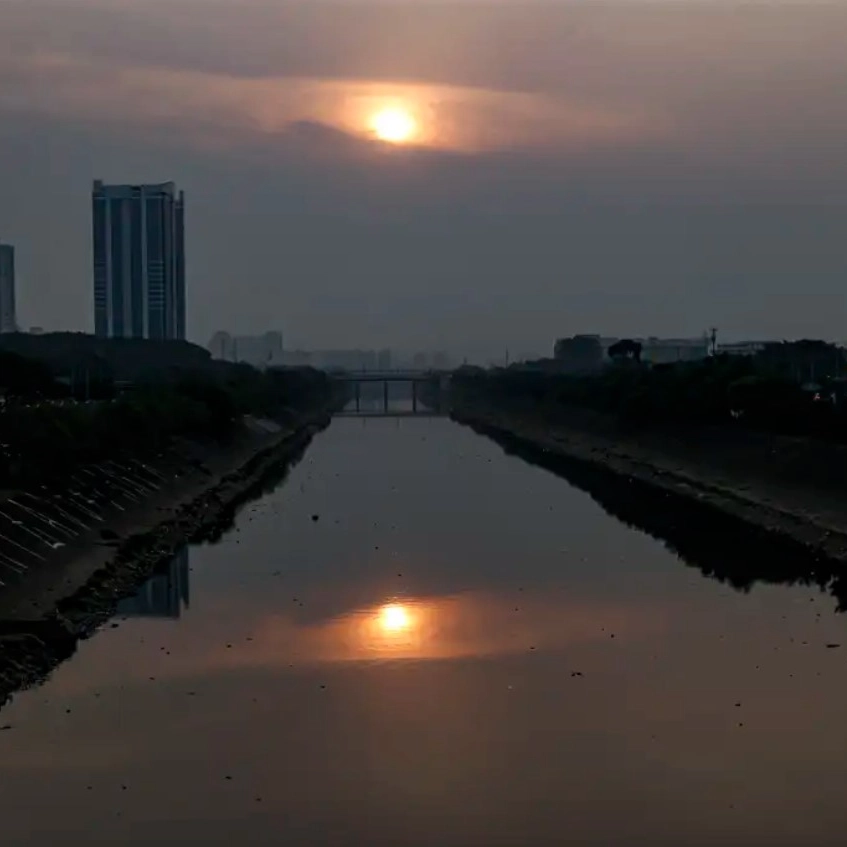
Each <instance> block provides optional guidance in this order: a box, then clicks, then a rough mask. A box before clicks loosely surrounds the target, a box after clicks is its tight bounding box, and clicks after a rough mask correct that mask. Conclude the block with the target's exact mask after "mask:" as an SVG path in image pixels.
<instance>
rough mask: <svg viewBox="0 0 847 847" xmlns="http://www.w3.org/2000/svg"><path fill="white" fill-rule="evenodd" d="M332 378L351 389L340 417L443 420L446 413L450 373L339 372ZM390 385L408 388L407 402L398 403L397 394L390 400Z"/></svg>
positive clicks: (400, 371)
mask: <svg viewBox="0 0 847 847" xmlns="http://www.w3.org/2000/svg"><path fill="white" fill-rule="evenodd" d="M333 377H334V378H335V379H336V380H338V381H339V382H343V383H346V384H347V385H348V386H349V389H350V397H349V402H348V404H347V406H345V408H344V409H343V410H342V411H340V412H338V413H337V414H338V415H339V416H342V417H344V416H347V417H408V416H416V417H427V416H429V417H442V416H443V415H444V414H445V410H446V402H445V400H446V393H447V388H448V387H449V382H450V372H449V371H422V370H402V369H401V370H376V371H339V372H336V373H333ZM392 386H401V387H405V388H408V392H407V393H408V394H409V395H410V403H408V404H398V403H397V402H396V393H395V397H392V391H391V387H392ZM380 387H381V391H380V390H379V389H380ZM373 389H376V393H375V392H374V390H373ZM363 395H366V396H363Z"/></svg>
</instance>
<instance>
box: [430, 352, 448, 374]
mask: <svg viewBox="0 0 847 847" xmlns="http://www.w3.org/2000/svg"><path fill="white" fill-rule="evenodd" d="M432 367H433V369H434V370H437V371H449V370H450V357H449V356H448V355H447V353H445V352H444V351H443V350H439V351H438V352H436V353H433V354H432Z"/></svg>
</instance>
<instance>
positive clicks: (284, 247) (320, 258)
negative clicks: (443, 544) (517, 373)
mask: <svg viewBox="0 0 847 847" xmlns="http://www.w3.org/2000/svg"><path fill="white" fill-rule="evenodd" d="M672 8H673V9H675V10H676V11H675V12H674V13H669V12H668V11H667V9H668V7H667V5H666V4H663V3H658V2H648V0H644V2H631V3H626V4H625V3H614V2H613V3H610V4H600V5H597V4H590V3H581V4H580V3H573V2H562V3H561V4H541V3H538V4H535V3H529V4H513V5H502V4H497V5H496V7H495V6H493V5H492V4H480V3H461V2H458V3H451V4H437V5H433V4H429V3H426V2H424V3H422V4H409V3H402V2H396V3H388V4H373V3H367V2H363V0H353V2H351V3H350V4H349V5H345V6H344V8H343V10H342V11H339V12H338V15H339V16H340V18H339V20H340V21H341V24H338V25H332V26H330V25H329V24H328V23H327V21H326V18H325V17H324V16H322V15H321V14H319V12H318V11H317V10H316V9H315V8H313V7H312V5H311V4H306V3H302V2H290V3H284V4H278V3H273V2H271V0H250V2H248V4H247V5H246V6H244V7H239V9H238V10H235V9H233V8H229V7H227V6H226V4H222V3H217V2H204V3H202V4H200V2H199V0H173V2H171V3H168V4H160V3H141V2H137V0H136V1H135V2H134V0H127V2H126V3H122V4H118V5H115V4H113V3H107V2H105V0H66V2H63V3H62V4H55V3H50V2H48V0H27V2H19V0H6V2H4V3H3V11H4V16H3V32H2V34H0V48H2V50H0V54H2V56H3V60H2V62H0V87H2V88H3V90H4V91H6V92H7V94H6V96H5V97H4V99H3V100H2V102H0V126H2V131H0V185H2V187H3V201H2V202H1V203H0V233H2V234H3V237H4V238H6V239H8V240H9V241H10V242H11V243H14V244H15V245H16V248H17V259H18V265H19V292H18V293H19V297H18V313H19V320H20V323H21V324H22V325H23V326H29V325H32V324H37V325H39V326H43V327H44V328H45V329H47V330H51V329H59V328H62V329H71V330H87V331H93V321H92V315H91V309H90V291H91V236H90V224H89V220H88V219H89V215H90V213H89V210H88V209H87V208H86V203H87V195H88V191H89V189H90V181H91V179H93V178H94V177H96V176H102V177H104V178H105V179H106V180H107V181H117V182H120V181H125V180H141V181H146V182H156V181H157V180H164V179H176V180H178V182H179V185H180V187H181V188H183V189H184V190H185V191H186V193H187V195H188V196H189V197H190V198H191V218H190V250H191V257H190V260H191V264H190V268H189V271H190V284H191V290H192V292H193V296H192V304H191V311H190V315H189V316H188V326H187V335H188V337H189V338H191V339H192V340H194V341H196V342H198V343H201V344H203V343H205V341H206V339H208V338H209V337H210V335H211V334H212V333H213V332H214V331H215V330H216V329H218V328H219V327H221V326H226V327H227V328H228V329H229V330H230V331H231V332H232V333H233V334H236V335H251V334H257V333H259V332H261V331H263V330H264V329H265V328H266V327H268V326H277V327H280V328H282V330H283V331H284V332H285V335H286V346H290V347H293V348H296V347H307V348H321V349H328V348H331V347H339V348H347V349H349V348H353V347H356V346H358V345H362V344H367V345H370V346H375V347H393V348H397V347H399V346H401V345H404V346H408V347H410V348H411V349H425V348H426V347H435V348H442V349H450V350H451V352H453V353H454V355H455V356H457V357H459V358H461V357H462V356H464V355H468V356H469V357H470V358H471V359H475V360H485V359H487V358H491V357H492V356H497V355H501V354H502V351H503V350H504V349H506V348H508V349H509V350H511V351H513V355H522V354H523V352H524V351H526V352H533V353H535V354H536V355H537V354H540V353H542V352H544V351H546V350H548V349H549V344H550V342H551V340H552V339H555V338H557V337H560V336H567V335H572V334H576V333H580V332H599V333H602V334H604V335H610V336H624V335H628V334H637V335H640V336H649V335H656V336H662V337H671V336H683V337H694V336H696V335H699V334H700V333H701V332H702V331H703V330H704V328H706V327H709V326H717V327H718V328H719V331H720V334H721V337H722V338H724V339H727V340H729V339H746V338H801V337H825V338H837V339H840V338H843V337H844V336H845V332H844V330H843V327H844V326H845V318H847V310H845V304H844V295H843V289H844V283H845V280H847V251H845V250H844V249H843V247H842V246H841V242H842V241H843V238H842V234H841V233H842V229H843V223H842V222H843V219H844V217H845V212H847V201H845V199H844V198H845V197H847V165H845V161H844V158H843V156H841V155H840V152H839V151H841V150H843V149H844V147H845V143H847V92H845V89H844V86H843V85H842V84H841V80H843V79H844V78H845V77H847V54H845V51H844V50H843V43H842V40H843V39H842V38H841V37H840V34H841V33H843V32H844V30H845V25H847V8H845V7H843V5H842V6H835V5H833V4H829V5H826V4H800V3H773V4H746V5H743V6H741V7H736V6H732V7H731V6H730V4H721V3H718V2H713V3H709V2H704V3H684V2H683V3H681V4H675V5H674V6H673V7H672ZM683 8H684V10H685V12H684V14H683V13H682V11H681V10H682V9H683ZM200 9H202V14H201V13H200V12H199V11H198V10H200ZM677 12H678V13H677ZM198 18H202V20H203V22H204V24H203V27H202V32H201V31H199V30H198V29H197V28H196V26H195V22H196V21H197V20H198ZM45 22H49V23H50V26H49V27H47V26H46V23H45ZM48 29H49V30H51V31H53V30H55V32H56V33H61V36H60V35H58V34H54V35H49V33H48ZM295 33H296V34H297V35H296V37H295ZM410 34H414V37H412V36H411V35H410ZM472 34H473V35H472ZM245 45H247V47H246V48H245ZM527 45H531V49H529V47H528V46H527ZM596 57H600V58H599V59H597V58H596ZM388 100H392V101H396V102H395V103H394V104H393V106H392V108H394V111H395V116H394V117H393V118H392V119H391V120H389V121H387V123H388V124H389V130H388V134H389V135H391V134H392V133H393V130H391V126H390V125H392V122H393V125H394V126H395V128H396V127H397V126H401V127H402V126H409V125H410V124H409V119H410V118H414V121H415V129H414V132H413V134H412V137H411V138H409V139H408V140H407V142H406V143H405V144H396V143H393V142H386V141H379V140H378V139H375V138H374V137H373V136H372V129H373V124H374V122H375V121H376V123H377V125H378V127H382V129H381V130H380V131H384V130H385V125H386V117H387V116H386V115H385V114H384V111H385V108H386V107H385V105H384V102H385V101H388ZM403 114H405V118H403V119H402V120H400V119H399V118H398V115H401V116H402V115H403ZM753 116H755V117H753ZM388 117H390V114H389V116H388ZM404 121H405V123H404ZM404 131H405V130H404ZM395 135H396V133H395ZM21 279H25V283H26V284H25V285H24V284H21Z"/></svg>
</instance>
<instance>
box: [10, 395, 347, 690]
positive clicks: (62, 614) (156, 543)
mask: <svg viewBox="0 0 847 847" xmlns="http://www.w3.org/2000/svg"><path fill="white" fill-rule="evenodd" d="M330 414H331V411H330V409H329V408H328V407H323V408H320V409H316V410H314V411H312V412H309V413H303V414H300V415H297V416H295V417H293V418H291V419H290V420H289V422H288V423H287V424H286V425H285V426H280V425H278V424H275V423H273V422H271V421H264V420H261V419H247V420H246V421H245V426H244V428H243V431H242V432H241V433H240V435H239V436H238V437H237V438H236V439H234V440H233V442H232V443H231V444H229V445H228V446H227V447H225V448H217V449H214V448H213V447H212V446H211V445H209V444H203V443H192V442H186V441H183V442H182V443H181V444H180V445H179V448H178V449H177V450H175V451H172V452H171V453H170V454H169V455H168V456H166V457H163V459H162V461H161V463H160V464H159V465H158V466H157V465H156V464H153V465H152V466H148V467H149V472H150V474H155V475H156V478H157V479H158V480H160V481H161V482H160V484H159V485H148V486H146V487H145V488H141V487H140V483H139V487H137V488H136V489H134V490H135V492H136V493H135V496H133V497H132V500H131V501H129V502H128V501H127V500H124V501H123V505H121V502H120V501H117V500H116V501H115V502H114V504H113V507H112V508H111V509H110V510H103V511H104V512H105V514H103V515H102V516H101V517H102V520H100V521H96V522H94V524H93V525H91V526H90V527H89V528H88V530H87V531H85V532H80V533H79V534H78V536H77V537H75V538H74V539H73V542H72V543H68V544H67V545H63V546H62V547H61V548H60V549H59V550H57V551H56V552H55V554H53V555H50V554H45V555H43V556H40V557H39V560H38V562H37V563H33V566H30V567H27V569H26V571H25V572H22V573H20V574H17V575H16V578H15V579H13V580H8V579H7V581H6V584H5V585H4V586H3V587H2V588H0V704H3V703H4V702H5V701H6V700H7V699H8V698H9V696H10V695H11V694H12V693H13V692H14V691H17V690H19V689H21V688H25V687H28V686H30V685H33V684H35V683H37V682H39V681H40V680H42V679H43V678H44V677H45V675H46V674H47V673H49V672H50V670H52V668H54V667H55V666H56V665H57V664H58V663H59V662H61V661H62V660H64V659H65V658H67V657H68V656H69V655H71V654H72V653H73V652H74V650H75V649H76V645H77V643H78V641H79V640H80V639H83V638H85V637H87V636H88V635H90V634H91V633H92V632H93V631H94V630H95V629H96V628H97V627H98V626H100V625H101V624H102V623H104V622H105V621H106V620H108V619H109V617H111V615H112V614H113V613H114V610H115V607H116V605H117V603H118V601H119V600H120V599H122V598H123V597H126V596H128V595H130V594H131V593H132V592H133V590H134V589H135V588H137V586H139V585H140V584H141V583H143V581H144V580H145V579H147V578H148V577H149V576H150V575H151V574H152V573H153V572H154V571H155V569H156V568H157V567H158V566H160V565H161V564H162V563H164V562H167V561H168V560H169V559H170V558H172V557H173V556H174V555H175V554H176V553H177V552H178V551H179V550H180V548H182V547H183V546H184V545H185V544H187V543H189V542H191V541H195V540H200V539H203V538H210V537H212V538H213V537H215V536H216V535H217V534H219V532H220V528H221V526H225V525H227V524H228V523H229V522H231V520H232V518H233V515H234V513H235V511H236V510H237V508H238V506H239V505H240V504H241V503H243V502H244V501H245V500H247V499H250V497H251V496H253V495H254V494H255V493H256V492H258V491H261V490H263V488H264V487H265V486H267V485H268V484H275V483H276V482H278V480H279V479H280V478H281V477H282V476H284V475H285V473H287V471H288V469H289V468H290V467H291V466H292V465H293V464H294V463H296V462H297V461H298V460H299V458H300V457H301V456H302V454H303V452H304V451H305V449H306V448H307V447H308V445H309V443H310V441H311V440H312V438H313V437H314V435H315V434H316V433H317V432H319V431H320V430H322V429H323V428H325V427H326V426H328V424H329V421H330ZM138 479H139V480H141V477H138ZM124 485H125V489H126V490H125V496H126V497H130V496H132V490H133V489H130V488H129V482H128V481H127V482H126V483H124ZM142 494H144V495H146V496H142ZM66 514H67V515H68V518H67V519H68V520H69V519H70V518H71V517H72V514H71V513H69V512H68V513H66Z"/></svg>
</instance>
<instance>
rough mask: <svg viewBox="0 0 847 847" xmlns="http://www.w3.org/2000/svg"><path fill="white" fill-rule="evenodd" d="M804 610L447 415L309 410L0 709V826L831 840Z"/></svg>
mask: <svg viewBox="0 0 847 847" xmlns="http://www.w3.org/2000/svg"><path fill="white" fill-rule="evenodd" d="M314 516H317V520H314V519H313V517H314ZM727 543H732V541H731V539H729V540H728V542H727ZM704 544H705V545H707V546H708V547H709V549H710V551H711V555H712V556H713V557H714V556H715V555H716V551H717V556H718V558H719V553H720V540H719V539H718V540H716V539H715V538H714V537H712V538H709V539H704ZM689 546H690V544H689ZM695 546H696V545H695ZM733 554H734V551H733V550H729V549H728V550H727V560H728V561H730V560H732V558H733ZM750 555H751V556H755V555H756V552H755V550H752V551H751V552H750ZM834 609H835V601H834V600H833V599H832V598H831V597H830V596H827V595H824V594H823V593H821V592H819V591H818V590H816V589H811V588H803V587H796V586H795V587H789V586H784V585H777V586H762V585H757V586H754V587H753V589H752V590H751V591H750V592H749V593H741V592H738V591H736V590H734V589H733V588H731V587H729V586H728V585H725V584H722V583H720V582H718V581H715V580H713V579H708V578H706V577H704V576H703V575H702V574H701V572H700V570H698V569H696V568H693V567H690V566H688V565H686V564H685V563H684V562H683V561H682V560H680V559H679V558H677V556H675V555H674V554H673V553H671V552H669V551H668V550H667V549H666V548H665V547H664V546H663V545H662V544H661V543H660V542H658V541H656V540H654V539H652V538H650V537H649V536H647V535H645V534H643V533H641V532H639V531H637V530H634V529H629V528H627V527H626V526H624V525H623V524H622V523H620V522H618V521H617V520H616V519H614V518H612V517H610V516H609V515H608V514H607V513H606V512H605V511H604V510H603V509H602V508H601V506H600V505H598V504H597V503H596V502H595V501H594V500H592V499H591V498H590V497H589V496H588V495H587V494H586V493H584V492H583V491H581V490H578V489H576V488H573V487H571V486H570V485H569V484H568V483H567V482H566V481H564V480H563V479H560V478H558V477H556V476H554V475H552V474H550V473H547V472H546V471H543V470H541V469H539V468H537V467H533V466H531V465H529V464H527V463H526V462H524V461H523V460H522V459H520V458H518V457H515V456H507V455H505V454H504V453H503V451H502V450H501V449H500V448H499V447H498V446H497V445H496V444H494V443H493V442H491V441H488V440H487V439H485V438H482V437H480V436H478V435H475V434H474V433H472V432H471V431H470V430H467V429H462V428H460V427H459V426H457V425H456V424H453V423H450V422H448V421H445V420H409V419H406V420H403V421H402V422H400V421H391V420H376V419H370V420H365V421H363V420H354V419H345V420H338V421H336V422H334V423H333V425H332V426H331V428H330V429H329V430H327V431H326V432H325V433H323V434H322V435H320V436H319V437H318V438H317V439H316V441H315V442H314V444H313V445H312V447H311V449H310V451H309V452H308V453H307V455H306V457H305V459H304V460H303V461H302V462H301V463H300V464H299V465H298V466H297V467H296V468H295V469H294V470H293V472H292V473H291V475H290V477H289V479H288V481H287V482H286V483H285V484H284V486H282V487H280V488H279V489H277V490H276V491H275V492H273V493H271V494H269V495H267V496H265V497H264V498H263V499H261V500H260V501H257V502H255V503H254V504H252V505H250V506H248V507H246V508H245V509H244V511H242V512H241V514H240V516H239V518H238V520H237V523H236V526H235V528H234V529H233V530H232V531H231V532H229V533H228V534H227V535H226V536H225V537H224V538H223V540H222V541H221V542H220V543H218V544H216V545H214V546H201V547H195V548H191V549H189V550H188V551H187V552H186V554H185V555H184V556H183V557H181V558H180V559H179V560H177V561H176V562H175V563H174V564H173V565H172V566H171V568H170V569H169V570H168V571H166V572H164V573H163V574H161V575H160V576H158V577H157V578H156V579H155V580H153V581H151V583H150V584H148V585H147V586H145V588H144V589H143V590H142V592H140V593H139V595H138V597H136V598H134V599H133V600H130V601H127V602H126V603H124V605H123V606H122V610H121V615H119V617H118V618H116V619H115V623H117V624H118V626H117V627H115V626H113V625H107V626H106V627H105V628H104V629H103V630H101V631H100V632H99V633H98V634H97V635H96V636H95V637H93V638H92V639H91V640H90V641H87V642H85V643H83V644H82V645H81V647H80V649H79V650H78V651H77V653H76V654H75V655H74V657H73V658H72V659H71V660H69V661H68V662H67V663H65V664H64V665H63V666H61V667H60V668H59V669H58V670H57V671H56V672H55V673H54V674H53V676H52V678H51V679H50V680H49V681H48V682H47V683H46V684H45V685H43V686H42V687H40V688H38V689H36V690H33V691H30V692H27V693H24V694H21V695H19V696H18V697H17V698H16V699H15V701H14V702H13V703H12V704H11V705H10V706H9V707H7V708H6V709H4V710H3V712H2V713H0V725H6V726H9V728H7V729H4V730H3V731H0V842H2V844H4V845H20V844H34V845H56V844H65V843H70V844H130V845H145V846H146V845H153V844H157V845H160V844H167V845H170V844H184V845H253V844H268V845H271V844H274V845H276V844H281V845H289V844H290V845H301V844H302V845H345V847H346V845H350V846H351V847H354V845H355V847H359V845H362V847H365V846H366V845H374V847H376V845H380V847H381V845H386V847H388V845H391V847H403V845H439V847H452V846H453V845H456V847H465V845H479V847H488V845H491V847H494V845H510V847H511V845H514V847H534V845H562V844H568V845H571V844H573V845H583V844H586V845H589V844H590V845H692V846H693V845H713V844H721V845H759V844H770V845H774V844H777V845H791V847H798V845H804V847H813V846H814V845H824V844H825V845H836V844H839V845H840V844H844V843H845V841H847V829H845V824H847V806H845V796H847V755H845V754H847V632H845V619H844V617H843V616H840V615H837V614H836V613H835V611H834ZM842 643H843V645H844V646H841V647H832V646H829V647H828V646H827V645H833V644H842Z"/></svg>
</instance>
